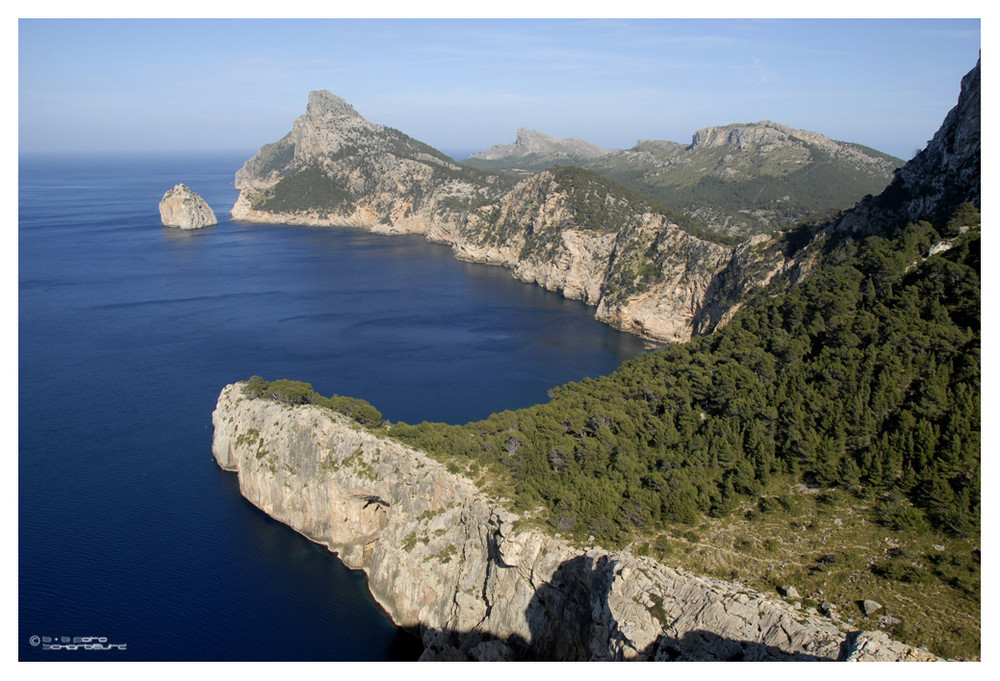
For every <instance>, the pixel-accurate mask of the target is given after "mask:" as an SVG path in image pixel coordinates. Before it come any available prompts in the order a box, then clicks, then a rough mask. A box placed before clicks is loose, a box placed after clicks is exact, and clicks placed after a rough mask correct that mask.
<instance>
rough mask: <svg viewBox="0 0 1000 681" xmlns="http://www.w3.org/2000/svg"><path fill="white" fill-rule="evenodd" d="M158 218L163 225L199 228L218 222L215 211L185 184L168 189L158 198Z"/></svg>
mask: <svg viewBox="0 0 1000 681" xmlns="http://www.w3.org/2000/svg"><path fill="white" fill-rule="evenodd" d="M160 220H161V221H162V222H163V225H164V226H165V227H179V228H181V229H200V228H202V227H211V226H212V225H217V224H219V220H218V218H216V217H215V212H214V211H213V210H212V209H211V207H210V206H209V205H208V204H207V203H206V202H205V199H203V198H201V197H200V196H198V194H196V193H195V192H193V191H192V190H191V189H190V188H189V187H188V186H187V185H185V184H178V185H176V186H175V187H174V188H173V189H168V190H167V192H166V193H165V194H164V195H163V198H162V199H160Z"/></svg>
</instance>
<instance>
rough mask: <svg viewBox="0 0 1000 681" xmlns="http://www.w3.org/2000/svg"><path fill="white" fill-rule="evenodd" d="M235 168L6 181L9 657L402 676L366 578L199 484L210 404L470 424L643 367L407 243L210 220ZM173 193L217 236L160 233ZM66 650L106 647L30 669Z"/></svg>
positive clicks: (520, 288) (54, 171)
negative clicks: (12, 345)
mask: <svg viewBox="0 0 1000 681" xmlns="http://www.w3.org/2000/svg"><path fill="white" fill-rule="evenodd" d="M249 155H250V154H249V153H247V154H245V155H235V154H234V155H230V156H228V157H226V156H224V155H216V156H212V157H196V156H176V157H158V158H150V157H143V158H140V157H120V158H102V159H95V158H62V159H56V158H30V159H22V160H21V164H20V178H19V199H20V201H19V206H20V221H19V229H18V241H19V263H18V264H19V301H18V303H19V305H18V307H19V338H18V340H19V385H18V399H19V412H18V413H19V424H18V425H19V451H18V492H19V514H18V541H19V545H18V561H19V564H18V572H19V584H18V597H19V598H18V615H19V622H18V649H19V656H20V659H22V660H70V659H86V660H100V661H113V660H392V659H397V660H398V659H414V658H415V657H416V656H417V655H419V645H418V644H416V642H415V640H414V639H413V638H412V637H409V636H407V635H405V634H403V633H402V632H400V630H398V629H397V628H396V627H394V626H393V624H392V622H390V621H389V619H388V618H387V617H386V615H385V614H384V613H383V612H382V611H381V609H380V608H379V607H378V605H377V604H376V603H375V602H374V601H373V600H372V598H371V596H370V594H369V593H368V591H367V588H366V585H365V580H364V576H363V575H362V574H361V573H358V572H353V571H350V570H348V569H346V568H345V567H344V566H343V564H341V563H340V562H339V561H338V560H337V559H336V557H335V556H333V555H332V554H330V553H329V552H328V551H326V549H324V548H323V547H320V546H318V545H315V544H313V543H311V542H310V541H308V540H306V539H305V538H303V537H301V536H300V535H298V534H296V533H295V532H294V531H292V530H291V529H289V528H287V527H285V526H284V525H282V524H280V523H277V522H275V521H273V520H271V519H270V518H268V517H267V516H266V515H265V514H263V513H262V512H260V511H258V510H257V509H256V508H254V507H253V506H251V505H250V504H249V503H248V502H246V501H245V500H244V499H243V498H242V497H241V496H240V494H239V489H238V484H237V480H236V476H235V475H234V474H232V473H226V472H223V471H221V470H219V468H218V467H217V466H216V464H215V462H214V460H213V458H212V454H211V440H212V421H211V415H212V410H213V409H214V407H215V401H216V398H217V397H218V394H219V391H220V390H221V388H222V387H223V386H224V385H226V384H227V383H231V382H233V381H237V380H241V379H245V378H248V377H249V376H251V375H254V374H259V375H261V376H263V377H264V378H267V379H275V378H291V379H297V380H304V381H308V382H311V383H312V384H313V387H314V388H315V389H316V390H317V391H319V392H320V393H322V394H326V395H329V394H332V393H338V394H343V395H352V396H356V397H361V398H364V399H366V400H368V401H370V402H371V403H372V404H374V405H375V406H376V407H377V408H378V409H379V410H381V411H382V413H383V415H384V416H385V417H386V418H388V419H390V420H393V421H399V420H402V421H408V422H419V421H423V420H431V421H446V422H450V423H464V422H466V421H470V420H478V419H482V418H485V417H486V416H488V415H489V414H490V413H492V412H496V411H502V410H504V409H515V408H519V407H524V406H528V405H531V404H535V403H537V402H542V401H545V400H546V399H547V398H546V391H547V390H548V389H549V388H550V387H553V386H556V385H560V384H563V383H566V382H568V381H576V380H579V379H581V378H583V377H584V376H596V375H600V374H605V373H608V372H610V371H612V370H614V369H615V367H617V366H618V365H619V364H620V363H621V362H622V361H623V360H625V359H627V358H630V357H633V356H635V355H637V354H639V353H640V352H642V344H641V342H640V341H639V340H638V339H636V338H634V337H631V336H628V335H625V334H620V333H618V332H615V331H613V330H611V329H610V328H608V327H606V326H604V325H601V324H598V323H597V322H595V321H593V319H592V310H590V309H589V308H587V307H585V306H584V305H582V304H580V303H576V302H571V301H566V300H563V299H562V298H560V297H559V296H557V295H555V294H553V293H548V292H546V291H543V290H541V289H539V288H537V287H534V286H531V285H527V284H522V283H520V282H516V281H514V280H513V279H511V278H510V275H509V273H508V272H507V271H506V270H503V269H500V268H493V267H488V266H483V265H472V264H468V263H461V262H458V261H456V260H454V259H453V258H452V257H451V251H450V249H448V248H447V247H444V246H439V245H434V244H428V243H427V242H425V241H424V240H423V239H422V238H420V237H384V236H376V235H371V234H367V233H365V232H362V231H359V230H353V229H349V228H343V229H339V228H338V229H322V228H304V227H289V226H272V225H241V224H234V223H231V222H229V221H228V211H229V208H231V207H232V204H233V202H234V201H235V198H236V193H235V190H234V189H233V174H234V172H235V171H236V169H237V168H239V166H240V165H241V163H242V162H243V160H245V158H247V157H249ZM178 182H184V183H185V184H187V185H188V186H190V187H191V188H192V189H194V190H195V191H196V192H198V193H199V194H201V195H202V196H203V197H204V198H205V199H206V201H208V202H209V204H210V205H211V206H212V208H213V209H214V210H215V212H216V213H217V215H218V216H219V218H220V220H221V221H222V222H221V224H219V225H218V226H216V227H211V228H208V229H204V230H196V231H193V232H182V231H180V230H176V229H167V228H164V227H162V226H161V225H160V222H159V213H158V212H157V204H158V202H159V200H160V197H161V196H162V195H163V192H164V191H166V190H167V189H169V188H170V187H172V186H173V185H174V184H177V183H178ZM63 637H65V638H66V639H68V640H69V642H70V643H72V640H73V638H74V637H104V639H105V640H104V641H98V640H97V639H95V640H94V641H92V642H98V643H102V644H103V645H106V646H107V645H116V646H117V645H124V647H125V649H124V650H121V649H118V648H115V649H113V650H87V651H85V650H76V651H71V650H61V649H52V648H48V649H46V646H47V645H48V646H51V644H53V643H55V644H60V643H61V642H64V641H63ZM46 639H49V640H48V641H46Z"/></svg>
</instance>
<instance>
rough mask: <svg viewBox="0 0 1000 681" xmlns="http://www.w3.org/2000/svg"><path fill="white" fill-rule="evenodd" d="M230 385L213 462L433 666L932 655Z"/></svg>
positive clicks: (314, 412) (310, 410)
mask: <svg viewBox="0 0 1000 681" xmlns="http://www.w3.org/2000/svg"><path fill="white" fill-rule="evenodd" d="M242 386H243V384H240V383H237V384H233V385H228V386H226V387H225V388H224V389H223V390H222V392H221V394H220V395H219V400H218V404H217V407H216V409H215V411H214V412H213V414H212V421H213V424H214V428H215V431H214V438H213V443H212V451H213V454H214V456H215V459H216V461H217V462H218V464H219V466H221V467H222V468H223V469H225V470H228V471H234V472H236V473H237V474H238V476H239V485H240V491H241V493H242V494H243V496H244V497H246V498H247V499H248V500H249V501H250V502H251V503H253V504H254V505H255V506H257V507H258V508H260V509H261V510H263V511H264V512H265V513H267V514H268V515H270V516H271V517H273V518H275V519H276V520H279V521H281V522H284V523H286V524H288V525H289V526H291V527H292V528H294V529H295V530H297V531H298V532H300V533H302V534H303V535H305V536H306V537H308V538H310V539H311V540H313V541H316V542H318V543H321V544H324V545H326V546H327V547H328V548H329V549H330V550H331V551H334V552H336V553H337V554H338V555H339V556H340V558H341V560H343V561H344V562H345V563H346V564H347V565H348V566H349V567H352V568H355V569H362V570H364V571H365V572H366V573H367V575H368V583H369V588H370V590H371V593H372V595H373V596H374V597H375V599H376V600H377V601H378V602H379V603H380V604H381V605H382V606H383V607H384V608H385V609H386V611H387V612H388V613H389V614H390V616H391V617H392V619H393V620H394V621H395V622H396V623H397V624H399V625H401V626H404V627H408V628H412V629H416V630H419V632H420V635H421V638H422V639H423V642H424V647H425V651H424V654H423V656H422V658H421V659H424V660H930V659H934V657H933V656H932V655H931V654H929V653H928V652H927V651H925V650H922V649H917V648H913V647H911V646H907V645H905V644H902V643H899V642H896V641H892V640H891V639H889V638H888V637H887V636H885V635H884V634H883V633H881V632H865V633H860V632H849V631H846V630H843V629H841V628H840V627H839V626H838V625H837V624H836V623H835V622H833V621H831V620H829V619H827V618H824V617H821V616H818V615H815V614H812V613H809V612H804V611H802V610H798V609H796V608H794V607H793V606H792V605H790V604H788V603H786V602H784V601H781V600H778V599H771V598H768V597H766V596H765V595H763V594H761V593H758V592H755V591H753V590H750V589H748V588H745V587H742V586H739V585H737V584H732V583H727V582H722V581H719V580H715V579H709V578H703V577H697V576H694V575H691V574H688V573H686V572H684V571H682V570H678V569H674V568H671V567H669V566H667V565H664V564H662V563H658V562H656V561H654V560H652V559H651V558H648V557H642V556H635V555H633V554H631V553H630V552H629V551H627V550H625V551H618V552H609V551H605V550H603V549H601V548H599V547H588V548H577V547H574V546H571V545H570V544H568V543H567V542H565V541H563V540H560V539H558V538H555V537H552V536H549V535H547V534H545V533H542V532H540V531H538V530H535V529H531V528H529V527H522V525H523V523H518V520H519V519H520V518H519V517H518V516H517V515H516V514H514V513H511V512H509V511H507V510H505V509H504V507H503V504H502V503H501V501H499V500H495V499H490V498H489V497H487V496H486V495H485V494H483V493H482V492H480V491H479V490H478V488H477V487H476V486H475V485H474V484H473V483H472V482H471V481H470V480H468V479H466V478H465V477H463V476H461V475H458V474H455V473H453V472H449V470H447V469H446V468H445V466H443V465H442V464H440V463H438V462H436V461H434V460H433V459H431V458H429V457H428V456H427V455H426V454H424V453H422V452H420V451H417V450H414V449H412V448H409V447H406V446H404V445H402V444H400V443H397V442H395V441H393V440H391V439H388V438H386V437H384V436H380V435H379V434H377V433H375V432H372V431H369V430H366V429H364V428H362V427H361V426H360V425H358V424H357V423H355V422H353V421H351V420H350V419H348V418H347V417H346V416H343V415H340V414H337V413H335V412H333V411H330V410H328V409H325V408H321V407H318V406H313V405H299V406H288V405H283V404H280V403H278V402H274V401H271V400H268V399H265V398H257V399H250V398H247V397H246V396H245V395H244V392H243V389H242Z"/></svg>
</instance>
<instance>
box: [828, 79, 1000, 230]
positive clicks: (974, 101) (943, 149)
mask: <svg viewBox="0 0 1000 681" xmlns="http://www.w3.org/2000/svg"><path fill="white" fill-rule="evenodd" d="M980 65H981V62H976V66H975V68H973V69H972V70H971V71H969V73H967V74H966V75H965V77H964V78H962V84H961V91H960V92H959V97H958V103H957V104H956V105H955V107H954V108H953V109H952V110H951V111H949V112H948V115H947V116H946V117H945V120H944V122H943V123H942V124H941V127H940V128H939V129H938V131H937V132H936V133H935V134H934V137H933V139H931V140H930V142H928V143H927V146H926V147H925V148H924V149H923V150H922V151H921V152H920V153H918V154H917V155H916V156H915V157H914V158H913V160H911V161H910V162H909V163H907V164H906V165H905V166H904V167H903V168H901V169H900V170H899V172H897V173H896V175H895V177H894V178H893V181H892V183H891V184H890V185H889V186H888V187H887V188H886V190H885V191H884V192H882V193H881V194H879V195H878V196H874V197H872V196H868V197H866V198H865V200H864V201H862V202H861V203H859V204H858V206H857V207H856V208H855V209H854V210H852V211H851V212H849V213H847V214H846V215H844V216H843V218H842V219H841V220H839V221H838V222H836V223H835V224H833V225H831V231H833V232H850V233H854V234H882V233H885V232H886V231H887V230H891V229H893V228H895V227H896V226H898V225H900V224H904V223H906V222H908V221H917V220H928V221H929V222H932V223H934V224H935V225H938V226H940V225H942V224H943V222H944V221H945V220H947V218H948V216H950V215H951V214H952V213H953V212H954V211H955V209H956V208H957V207H958V206H959V205H960V204H962V203H971V204H973V205H975V206H979V205H980V199H981V188H980V176H981V169H980V154H981V148H982V141H981V121H980V116H981V112H980V109H981V94H980Z"/></svg>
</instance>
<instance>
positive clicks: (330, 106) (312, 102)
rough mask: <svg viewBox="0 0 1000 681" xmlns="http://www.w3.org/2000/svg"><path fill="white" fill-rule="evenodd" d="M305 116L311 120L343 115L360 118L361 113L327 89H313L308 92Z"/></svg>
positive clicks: (341, 116)
mask: <svg viewBox="0 0 1000 681" xmlns="http://www.w3.org/2000/svg"><path fill="white" fill-rule="evenodd" d="M306 117H307V118H310V119H312V120H319V119H323V118H343V117H348V118H361V114H359V113H358V112H357V111H355V109H354V107H353V106H351V105H350V104H348V103H347V102H345V101H344V100H343V99H342V98H340V97H338V96H337V95H335V94H333V93H332V92H330V91H329V90H313V91H312V92H310V93H309V102H308V104H307V105H306Z"/></svg>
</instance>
